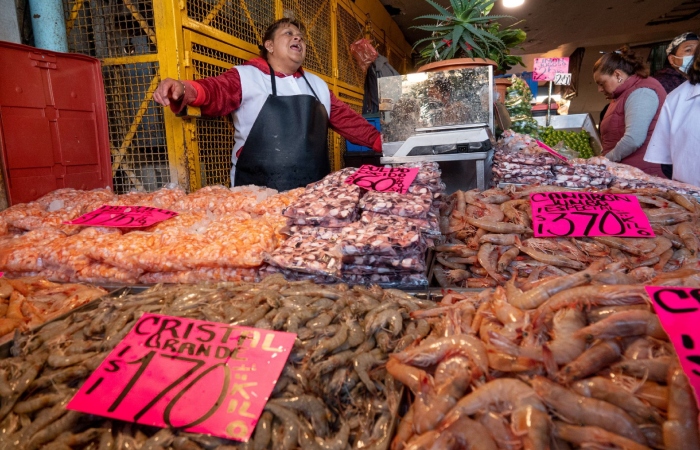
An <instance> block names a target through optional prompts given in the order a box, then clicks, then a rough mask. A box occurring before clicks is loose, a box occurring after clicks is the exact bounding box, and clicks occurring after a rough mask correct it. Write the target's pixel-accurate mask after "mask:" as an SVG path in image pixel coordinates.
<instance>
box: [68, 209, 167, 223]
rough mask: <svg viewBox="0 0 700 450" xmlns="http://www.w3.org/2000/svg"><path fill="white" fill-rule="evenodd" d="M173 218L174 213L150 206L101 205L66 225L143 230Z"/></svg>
mask: <svg viewBox="0 0 700 450" xmlns="http://www.w3.org/2000/svg"><path fill="white" fill-rule="evenodd" d="M175 216H177V213H176V212H175V211H169V210H167V209H160V208H153V207H150V206H110V205H102V206H100V207H99V208H97V209H96V210H94V211H91V212H89V213H87V214H83V215H82V216H80V217H78V218H77V219H74V220H71V221H70V222H66V223H67V224H70V225H83V226H90V227H117V228H144V227H150V226H151V225H153V224H156V223H158V222H162V221H164V220H168V219H171V218H173V217H175Z"/></svg>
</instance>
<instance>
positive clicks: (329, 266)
mask: <svg viewBox="0 0 700 450" xmlns="http://www.w3.org/2000/svg"><path fill="white" fill-rule="evenodd" d="M342 258H343V255H342V253H341V249H340V245H339V242H338V240H337V238H336V239H329V240H321V239H319V238H318V236H317V235H315V234H314V233H312V232H310V233H308V234H297V235H294V236H292V237H290V238H289V239H287V240H286V241H284V242H283V243H282V245H280V247H279V248H277V249H276V250H274V251H273V252H271V253H269V254H266V255H265V256H264V259H265V262H267V263H268V264H272V265H274V266H277V267H279V268H282V269H287V270H295V271H299V272H304V273H309V274H312V275H323V276H330V277H338V276H339V275H340V268H341V265H342Z"/></svg>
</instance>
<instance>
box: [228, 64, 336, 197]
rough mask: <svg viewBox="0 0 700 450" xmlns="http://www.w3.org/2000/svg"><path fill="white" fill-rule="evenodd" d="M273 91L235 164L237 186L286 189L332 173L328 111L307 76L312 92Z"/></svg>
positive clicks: (273, 81) (272, 75)
mask: <svg viewBox="0 0 700 450" xmlns="http://www.w3.org/2000/svg"><path fill="white" fill-rule="evenodd" d="M270 79H271V80H272V95H270V96H269V97H267V100H266V101H265V104H264V105H263V107H262V109H261V110H260V114H258V118H257V119H255V123H253V128H251V130H250V134H249V135H248V138H247V139H246V141H245V145H244V149H243V151H242V152H241V155H240V157H239V158H238V162H237V163H236V172H235V175H234V185H235V186H244V185H247V184H255V185H258V186H267V187H269V188H272V189H277V190H278V191H286V190H289V189H294V188H298V187H302V186H306V185H307V184H309V183H313V182H315V181H318V180H320V179H321V178H323V177H325V176H326V175H328V174H329V173H330V171H331V167H330V161H329V160H328V112H327V111H326V107H325V106H323V104H322V103H321V102H320V101H319V100H318V96H317V95H316V92H314V89H313V88H312V87H311V84H309V81H308V80H307V79H306V76H304V81H306V84H307V85H308V86H309V89H311V92H313V94H314V95H313V96H311V95H285V96H279V97H278V96H277V85H276V83H275V72H274V70H272V67H271V66H270Z"/></svg>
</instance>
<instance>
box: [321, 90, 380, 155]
mask: <svg viewBox="0 0 700 450" xmlns="http://www.w3.org/2000/svg"><path fill="white" fill-rule="evenodd" d="M330 125H331V128H332V129H333V130H334V131H336V132H337V133H338V134H340V135H341V136H343V137H344V138H345V139H347V140H348V141H350V142H352V143H353V144H357V145H362V146H365V147H369V148H371V149H373V150H374V151H376V152H381V151H382V144H381V142H382V136H381V135H380V134H379V131H377V129H376V128H374V127H373V126H372V125H371V124H370V123H369V122H367V120H365V118H364V117H362V116H361V115H359V114H357V113H356V112H355V111H353V110H352V108H350V107H349V106H348V105H346V104H345V103H343V102H342V101H341V100H339V99H338V98H337V97H336V96H335V95H334V94H333V92H331V117H330Z"/></svg>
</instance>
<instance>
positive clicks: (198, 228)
mask: <svg viewBox="0 0 700 450" xmlns="http://www.w3.org/2000/svg"><path fill="white" fill-rule="evenodd" d="M301 192H302V190H294V191H289V192H285V193H282V194H276V192H275V191H273V190H270V189H265V188H258V187H254V186H251V187H242V188H233V189H228V188H225V187H223V186H210V187H205V188H203V189H200V190H199V191H197V192H195V193H192V194H189V195H187V194H185V192H184V191H182V190H181V189H161V190H159V191H156V192H153V193H140V192H133V193H129V194H124V195H119V196H117V195H114V194H112V193H111V192H110V191H109V190H104V189H102V190H99V189H98V190H95V191H87V192H86V191H76V190H73V189H62V190H59V191H55V192H52V193H50V194H48V195H46V196H44V197H42V198H41V199H39V200H37V201H36V202H32V203H28V204H21V205H16V206H13V207H11V208H9V209H7V210H5V211H3V212H0V223H2V224H5V226H4V227H0V231H2V230H3V229H4V230H5V231H6V233H5V234H4V235H2V236H0V271H5V272H8V273H9V274H10V275H12V276H22V275H38V276H43V277H46V278H49V279H52V280H57V281H87V282H94V283H126V284H133V283H158V282H169V283H177V282H181V283H193V282H197V281H203V280H241V279H245V280H254V279H256V278H257V271H258V270H259V268H260V266H261V265H262V254H263V252H268V251H271V250H273V249H274V248H275V246H276V245H277V243H278V241H279V239H280V237H281V236H280V234H279V230H280V229H281V228H282V227H283V226H284V224H285V220H284V219H283V218H282V216H281V213H282V209H283V208H286V207H287V206H288V205H289V204H290V203H292V202H293V201H295V200H296V198H297V197H298V196H299V194H301ZM103 204H108V205H134V206H153V207H158V208H165V209H171V210H174V211H177V212H179V215H178V216H177V217H175V218H173V219H170V220H167V221H164V222H161V223H158V224H156V225H153V226H151V227H149V228H145V229H118V228H94V227H80V226H74V225H64V224H62V222H63V221H64V220H71V219H75V218H77V217H79V216H80V215H82V214H85V213H87V212H90V211H92V210H94V209H96V208H98V207H99V206H101V205H103Z"/></svg>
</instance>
